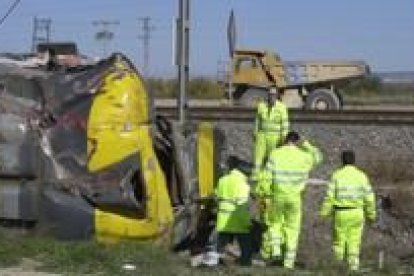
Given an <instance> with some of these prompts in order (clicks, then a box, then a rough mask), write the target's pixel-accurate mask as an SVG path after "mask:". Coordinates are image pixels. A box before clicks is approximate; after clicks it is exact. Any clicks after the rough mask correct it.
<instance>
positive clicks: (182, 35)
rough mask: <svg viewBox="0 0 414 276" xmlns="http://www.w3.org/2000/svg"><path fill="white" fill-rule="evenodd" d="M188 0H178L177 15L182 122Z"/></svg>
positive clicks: (182, 115)
mask: <svg viewBox="0 0 414 276" xmlns="http://www.w3.org/2000/svg"><path fill="white" fill-rule="evenodd" d="M189 46H190V0H179V16H178V48H179V49H178V83H179V91H180V93H179V97H178V117H179V121H180V123H181V124H184V122H185V117H186V109H187V96H186V91H187V84H188V81H189V52H190V51H189Z"/></svg>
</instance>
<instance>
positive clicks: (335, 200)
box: [321, 165, 376, 220]
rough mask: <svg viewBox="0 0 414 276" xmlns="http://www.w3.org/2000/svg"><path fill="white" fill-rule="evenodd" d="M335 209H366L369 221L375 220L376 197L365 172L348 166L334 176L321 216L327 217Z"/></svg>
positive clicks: (337, 171)
mask: <svg viewBox="0 0 414 276" xmlns="http://www.w3.org/2000/svg"><path fill="white" fill-rule="evenodd" d="M335 208H338V209H341V208H342V209H344V208H360V209H364V210H365V213H366V215H367V216H368V218H369V219H371V220H374V219H375V216H376V210H375V195H374V192H373V191H372V188H371V185H370V183H369V179H368V177H367V175H366V174H365V173H364V172H363V171H361V170H360V169H358V168H357V167H355V166H353V165H346V166H344V167H342V168H340V169H338V170H336V171H335V172H334V173H333V174H332V179H331V182H330V183H329V185H328V190H327V193H326V197H325V200H324V202H323V204H322V208H321V215H322V216H327V215H329V214H330V213H331V212H332V210H334V209H335Z"/></svg>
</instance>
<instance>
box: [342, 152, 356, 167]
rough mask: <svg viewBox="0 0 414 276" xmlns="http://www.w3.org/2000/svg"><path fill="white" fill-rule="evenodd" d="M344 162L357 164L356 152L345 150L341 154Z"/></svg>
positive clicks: (345, 163)
mask: <svg viewBox="0 0 414 276" xmlns="http://www.w3.org/2000/svg"><path fill="white" fill-rule="evenodd" d="M341 159H342V164H344V165H353V164H355V153H354V152H353V151H352V150H344V151H343V152H342V154H341Z"/></svg>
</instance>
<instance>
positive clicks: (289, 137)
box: [285, 131, 300, 143]
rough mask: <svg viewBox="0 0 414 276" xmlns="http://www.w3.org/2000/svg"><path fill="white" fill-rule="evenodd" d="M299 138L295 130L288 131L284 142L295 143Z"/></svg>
mask: <svg viewBox="0 0 414 276" xmlns="http://www.w3.org/2000/svg"><path fill="white" fill-rule="evenodd" d="M299 140H300V135H299V133H297V132H296V131H289V132H288V134H287V135H286V139H285V142H286V143H296V142H298V141H299Z"/></svg>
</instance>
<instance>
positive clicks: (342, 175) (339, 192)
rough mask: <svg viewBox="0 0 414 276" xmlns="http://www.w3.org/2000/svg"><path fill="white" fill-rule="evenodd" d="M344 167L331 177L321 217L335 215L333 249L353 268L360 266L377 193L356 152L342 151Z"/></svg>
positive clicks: (373, 215)
mask: <svg viewBox="0 0 414 276" xmlns="http://www.w3.org/2000/svg"><path fill="white" fill-rule="evenodd" d="M342 164H343V166H342V168H340V169H338V170H336V171H335V172H334V173H333V175H332V178H331V181H330V183H329V186H328V191H327V194H326V197H325V200H324V202H323V205H322V208H321V216H322V217H327V216H328V215H333V228H334V231H333V235H334V236H333V250H334V253H335V257H336V258H337V259H338V260H340V261H346V262H347V263H348V266H349V268H350V269H351V270H353V271H355V270H358V269H359V252H360V245H361V236H362V232H363V227H364V217H365V216H366V217H367V219H368V220H369V221H371V222H373V221H374V220H375V217H376V210H375V196H374V193H373V191H372V188H371V185H370V183H369V179H368V177H367V176H366V174H365V173H364V172H363V171H361V170H360V169H358V168H357V167H356V166H355V165H354V164H355V154H354V152H353V151H344V152H342Z"/></svg>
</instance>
